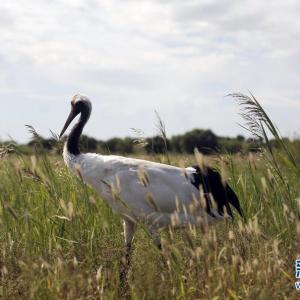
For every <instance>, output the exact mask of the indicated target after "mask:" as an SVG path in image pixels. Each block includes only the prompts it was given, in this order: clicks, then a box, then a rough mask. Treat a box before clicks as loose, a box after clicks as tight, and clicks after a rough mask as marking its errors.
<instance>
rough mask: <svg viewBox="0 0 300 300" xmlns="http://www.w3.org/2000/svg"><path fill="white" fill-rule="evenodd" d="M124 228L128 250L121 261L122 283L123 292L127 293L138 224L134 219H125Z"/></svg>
mask: <svg viewBox="0 0 300 300" xmlns="http://www.w3.org/2000/svg"><path fill="white" fill-rule="evenodd" d="M123 228H124V239H125V245H126V252H125V255H124V256H123V257H122V261H121V271H120V284H121V289H122V293H124V292H125V293H126V290H127V289H128V273H129V269H130V266H131V252H132V241H133V237H134V233H135V230H136V224H135V223H134V222H132V221H128V220H124V223H123Z"/></svg>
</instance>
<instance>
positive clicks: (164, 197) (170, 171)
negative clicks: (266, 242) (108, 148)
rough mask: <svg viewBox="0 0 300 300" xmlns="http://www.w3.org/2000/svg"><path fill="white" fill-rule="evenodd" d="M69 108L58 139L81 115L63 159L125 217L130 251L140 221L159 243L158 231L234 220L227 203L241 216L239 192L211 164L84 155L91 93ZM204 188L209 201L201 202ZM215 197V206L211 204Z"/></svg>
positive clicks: (90, 107)
mask: <svg viewBox="0 0 300 300" xmlns="http://www.w3.org/2000/svg"><path fill="white" fill-rule="evenodd" d="M71 106H72V109H71V112H70V115H69V116H68V119H67V121H66V123H65V126H64V128H63V129H62V132H61V134H60V137H61V136H62V135H63V134H64V132H65V131H66V129H67V128H68V126H69V125H70V123H71V122H72V120H73V119H74V118H75V117H76V116H77V115H79V114H80V118H79V121H78V122H77V123H76V124H75V125H74V127H73V129H72V130H71V132H70V134H69V136H68V138H67V140H66V143H65V146H64V151H63V157H64V161H65V163H66V165H67V166H68V167H69V168H70V169H71V170H73V171H74V172H75V173H77V174H78V173H79V174H80V176H81V177H82V179H83V181H84V182H85V183H87V184H89V185H90V186H92V187H93V188H94V189H95V190H96V191H97V192H98V194H99V195H100V196H101V198H102V199H104V200H105V201H106V202H107V203H108V204H109V205H110V206H111V208H112V209H113V210H114V211H115V212H117V213H119V214H120V215H121V217H122V218H123V220H124V237H125V244H126V246H127V249H128V250H129V251H130V248H131V244H132V240H133V237H134V233H135V229H136V224H137V222H142V223H143V224H144V225H145V226H146V227H147V228H148V229H149V232H150V233H151V234H152V236H153V239H154V241H155V243H156V244H157V245H158V246H159V247H160V238H159V230H160V229H162V228H165V227H168V226H172V227H178V226H184V225H187V224H198V223H199V222H201V221H203V220H206V221H207V222H208V223H212V222H214V221H217V220H220V219H223V218H224V217H225V216H226V215H229V217H230V218H233V214H232V211H231V209H230V205H229V204H231V205H232V206H233V207H235V208H236V209H237V211H238V212H239V213H240V215H242V210H241V207H240V204H239V200H238V198H237V196H236V195H235V193H234V192H233V190H232V189H231V188H230V187H229V185H228V184H227V183H224V182H222V179H221V176H220V174H219V173H218V172H216V171H215V170H213V169H211V168H206V170H205V171H201V170H200V168H199V167H198V166H196V167H189V168H179V167H174V166H170V165H166V164H161V163H156V162H152V161H147V160H141V159H133V158H126V157H122V156H116V155H99V154H94V153H81V152H80V150H79V145H78V144H79V139H80V135H81V133H82V130H83V128H84V126H85V124H86V123H87V121H88V119H89V117H90V114H91V110H92V105H91V102H90V100H89V98H88V97H86V96H82V95H75V96H74V97H73V99H72V101H71ZM200 186H202V188H200ZM201 190H202V191H203V195H204V197H202V198H203V199H204V203H205V205H201V200H200V198H201V197H200V194H201ZM211 196H212V197H211ZM212 198H213V199H214V202H215V203H216V205H212V203H213V201H212ZM224 207H226V210H224ZM225 211H226V212H227V213H225Z"/></svg>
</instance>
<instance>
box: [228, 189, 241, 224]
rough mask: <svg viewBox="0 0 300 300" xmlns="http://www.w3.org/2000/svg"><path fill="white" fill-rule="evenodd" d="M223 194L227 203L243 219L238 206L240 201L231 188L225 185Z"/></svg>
mask: <svg viewBox="0 0 300 300" xmlns="http://www.w3.org/2000/svg"><path fill="white" fill-rule="evenodd" d="M225 193H226V198H227V201H228V202H229V203H230V204H231V205H232V206H233V207H234V208H235V209H236V210H237V211H238V213H239V214H240V216H241V217H243V218H244V213H243V210H242V208H241V205H240V201H239V199H238V197H237V195H236V193H235V192H234V191H233V190H232V188H231V187H230V186H229V185H228V184H226V186H225Z"/></svg>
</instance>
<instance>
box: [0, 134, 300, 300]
mask: <svg viewBox="0 0 300 300" xmlns="http://www.w3.org/2000/svg"><path fill="white" fill-rule="evenodd" d="M278 141H279V143H280V138H279V140H278ZM280 146H281V148H280V150H277V151H276V153H274V151H273V150H270V149H268V143H266V144H265V147H266V150H263V151H262V152H261V153H259V154H255V155H246V156H242V155H236V156H229V155H223V156H220V157H213V158H209V164H212V165H214V166H216V167H217V168H218V169H219V170H220V171H221V173H222V175H223V176H224V177H225V178H226V179H227V180H228V181H229V183H230V185H231V186H232V187H233V189H234V190H235V191H236V193H237V194H238V196H239V198H240V200H241V202H242V207H243V210H244V212H245V215H246V218H245V220H243V219H241V218H239V217H238V216H237V215H236V218H235V220H234V222H224V223H218V224H216V225H214V226H211V227H207V226H205V225H203V226H200V227H199V228H194V227H188V228H186V229H184V230H177V231H172V230H165V231H163V232H162V233H161V235H162V237H163V251H162V252H160V251H159V250H158V249H156V247H155V246H154V245H153V243H152V241H151V238H150V237H149V235H148V234H147V232H146V231H145V230H144V229H143V226H139V230H138V232H137V235H136V239H135V242H134V251H133V258H132V269H131V271H130V275H129V288H128V291H127V293H128V295H130V296H131V298H132V299H215V300H217V299H234V300H236V299H255V300H257V299H266V300H267V299H298V298H299V297H300V291H296V289H295V284H294V283H295V281H296V279H295V269H294V263H295V259H296V258H300V244H299V241H300V238H299V236H300V219H299V215H300V207H299V204H300V202H299V199H300V198H299V197H300V184H299V179H300V172H299V171H300V169H299V168H298V166H299V161H300V153H299V152H300V151H299V149H292V148H290V147H289V145H285V144H284V145H280ZM149 159H156V160H157V159H159V157H149ZM160 159H163V158H161V157H160ZM169 159H170V162H171V164H174V165H178V166H187V165H190V163H191V162H192V163H195V158H194V157H186V156H185V155H177V156H173V155H170V156H169ZM0 201H1V206H0V276H1V285H0V297H3V298H5V299H19V298H22V299H30V298H31V299H119V298H120V288H119V286H120V284H119V271H120V261H121V258H122V256H123V254H124V251H125V249H124V246H123V236H122V222H121V219H120V217H119V216H117V215H115V214H114V213H113V212H112V211H111V209H110V208H109V207H108V206H107V205H106V204H105V203H104V201H103V200H102V199H100V198H99V197H98V196H97V195H96V194H95V192H94V191H93V190H92V189H90V188H89V187H87V186H85V185H84V184H83V183H82V182H81V180H80V178H77V177H75V176H73V175H72V174H70V172H69V171H68V170H67V169H66V167H65V166H64V164H63V162H62V159H61V158H60V157H57V156H50V155H47V154H39V155H38V154H36V155H32V156H22V155H18V154H11V155H3V157H2V158H1V159H0Z"/></svg>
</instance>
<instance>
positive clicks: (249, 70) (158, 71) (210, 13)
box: [0, 0, 300, 141]
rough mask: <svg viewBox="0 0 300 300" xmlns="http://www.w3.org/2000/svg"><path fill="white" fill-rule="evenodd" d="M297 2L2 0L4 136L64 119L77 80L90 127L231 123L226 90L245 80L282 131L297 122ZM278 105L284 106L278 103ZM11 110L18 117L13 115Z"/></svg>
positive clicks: (0, 120)
mask: <svg viewBox="0 0 300 300" xmlns="http://www.w3.org/2000/svg"><path fill="white" fill-rule="evenodd" d="M299 12H300V5H299V4H298V2H297V1H283V0H281V1H279V0H277V1H272V3H270V2H262V1H243V2H241V1H229V0H224V1H192V0H187V1H184V2H183V1H158V0H157V1H129V0H127V1H124V0H123V1H120V0H113V1H101V2H100V1H95V0H89V1H87V0H76V1H69V0H65V1H59V0H56V1H51V2H50V1H37V0H28V1H26V3H25V2H24V3H22V2H21V1H10V2H4V3H1V4H0V25H1V26H0V35H1V47H0V67H1V69H2V73H1V75H0V99H1V100H0V101H1V103H2V101H3V105H2V110H1V112H0V128H1V131H0V137H2V138H5V135H6V133H11V134H12V135H13V136H14V137H16V138H17V139H19V140H22V141H24V140H26V138H27V137H28V135H27V134H26V130H25V128H24V126H23V124H25V123H26V124H27V123H29V124H34V125H35V127H36V129H37V130H38V131H40V132H42V133H43V134H45V135H46V134H48V128H52V129H54V130H56V131H59V130H60V127H61V125H62V124H63V122H64V119H65V117H66V114H67V111H68V110H69V107H68V106H69V101H68V99H70V98H71V96H72V95H73V94H75V93H77V92H78V91H80V92H83V93H86V94H88V95H89V96H90V97H91V98H92V100H93V101H94V115H93V117H92V119H91V121H90V123H89V126H88V127H87V133H88V134H90V135H94V136H96V137H98V138H107V137H109V136H113V135H128V134H130V133H131V132H130V129H129V128H131V127H138V128H142V129H144V130H145V131H146V133H147V134H151V133H153V130H154V127H155V124H154V123H155V121H154V114H153V111H154V109H157V110H158V111H159V112H160V113H161V115H162V116H163V118H164V119H165V122H166V125H167V129H168V130H169V132H170V133H172V134H174V133H177V132H184V131H185V130H188V129H191V128H194V127H204V128H212V129H213V130H215V131H216V132H217V133H218V134H236V133H238V132H239V131H241V129H240V128H239V127H238V126H237V125H236V123H235V122H236V121H238V120H239V118H238V117H237V116H236V112H237V110H236V108H235V106H234V104H233V103H232V102H230V101H229V100H228V99H226V98H224V95H226V94H227V93H229V92H232V91H243V92H246V91H247V89H250V90H251V91H252V92H253V93H255V94H256V95H257V97H258V98H259V99H261V101H262V103H263V104H264V105H266V108H267V110H268V111H269V112H270V114H271V115H272V113H273V114H274V117H275V121H276V122H277V123H278V125H279V127H281V128H282V131H283V132H284V133H288V134H291V133H293V132H294V131H297V130H299V129H300V125H298V123H297V122H296V121H295V120H293V119H292V118H294V117H295V118H297V116H296V112H295V111H296V109H297V108H298V107H299V105H300V104H299V103H300V101H299V97H298V96H299V95H300V88H299V86H300V85H299V80H300V78H299V63H300V60H299V58H298V53H299V51H300V42H299V41H300V39H299V36H300V24H299V22H298V15H299ZM278 107H280V113H278V111H279V110H278ZM13 115H14V116H15V115H16V116H18V117H17V118H15V117H13Z"/></svg>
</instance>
